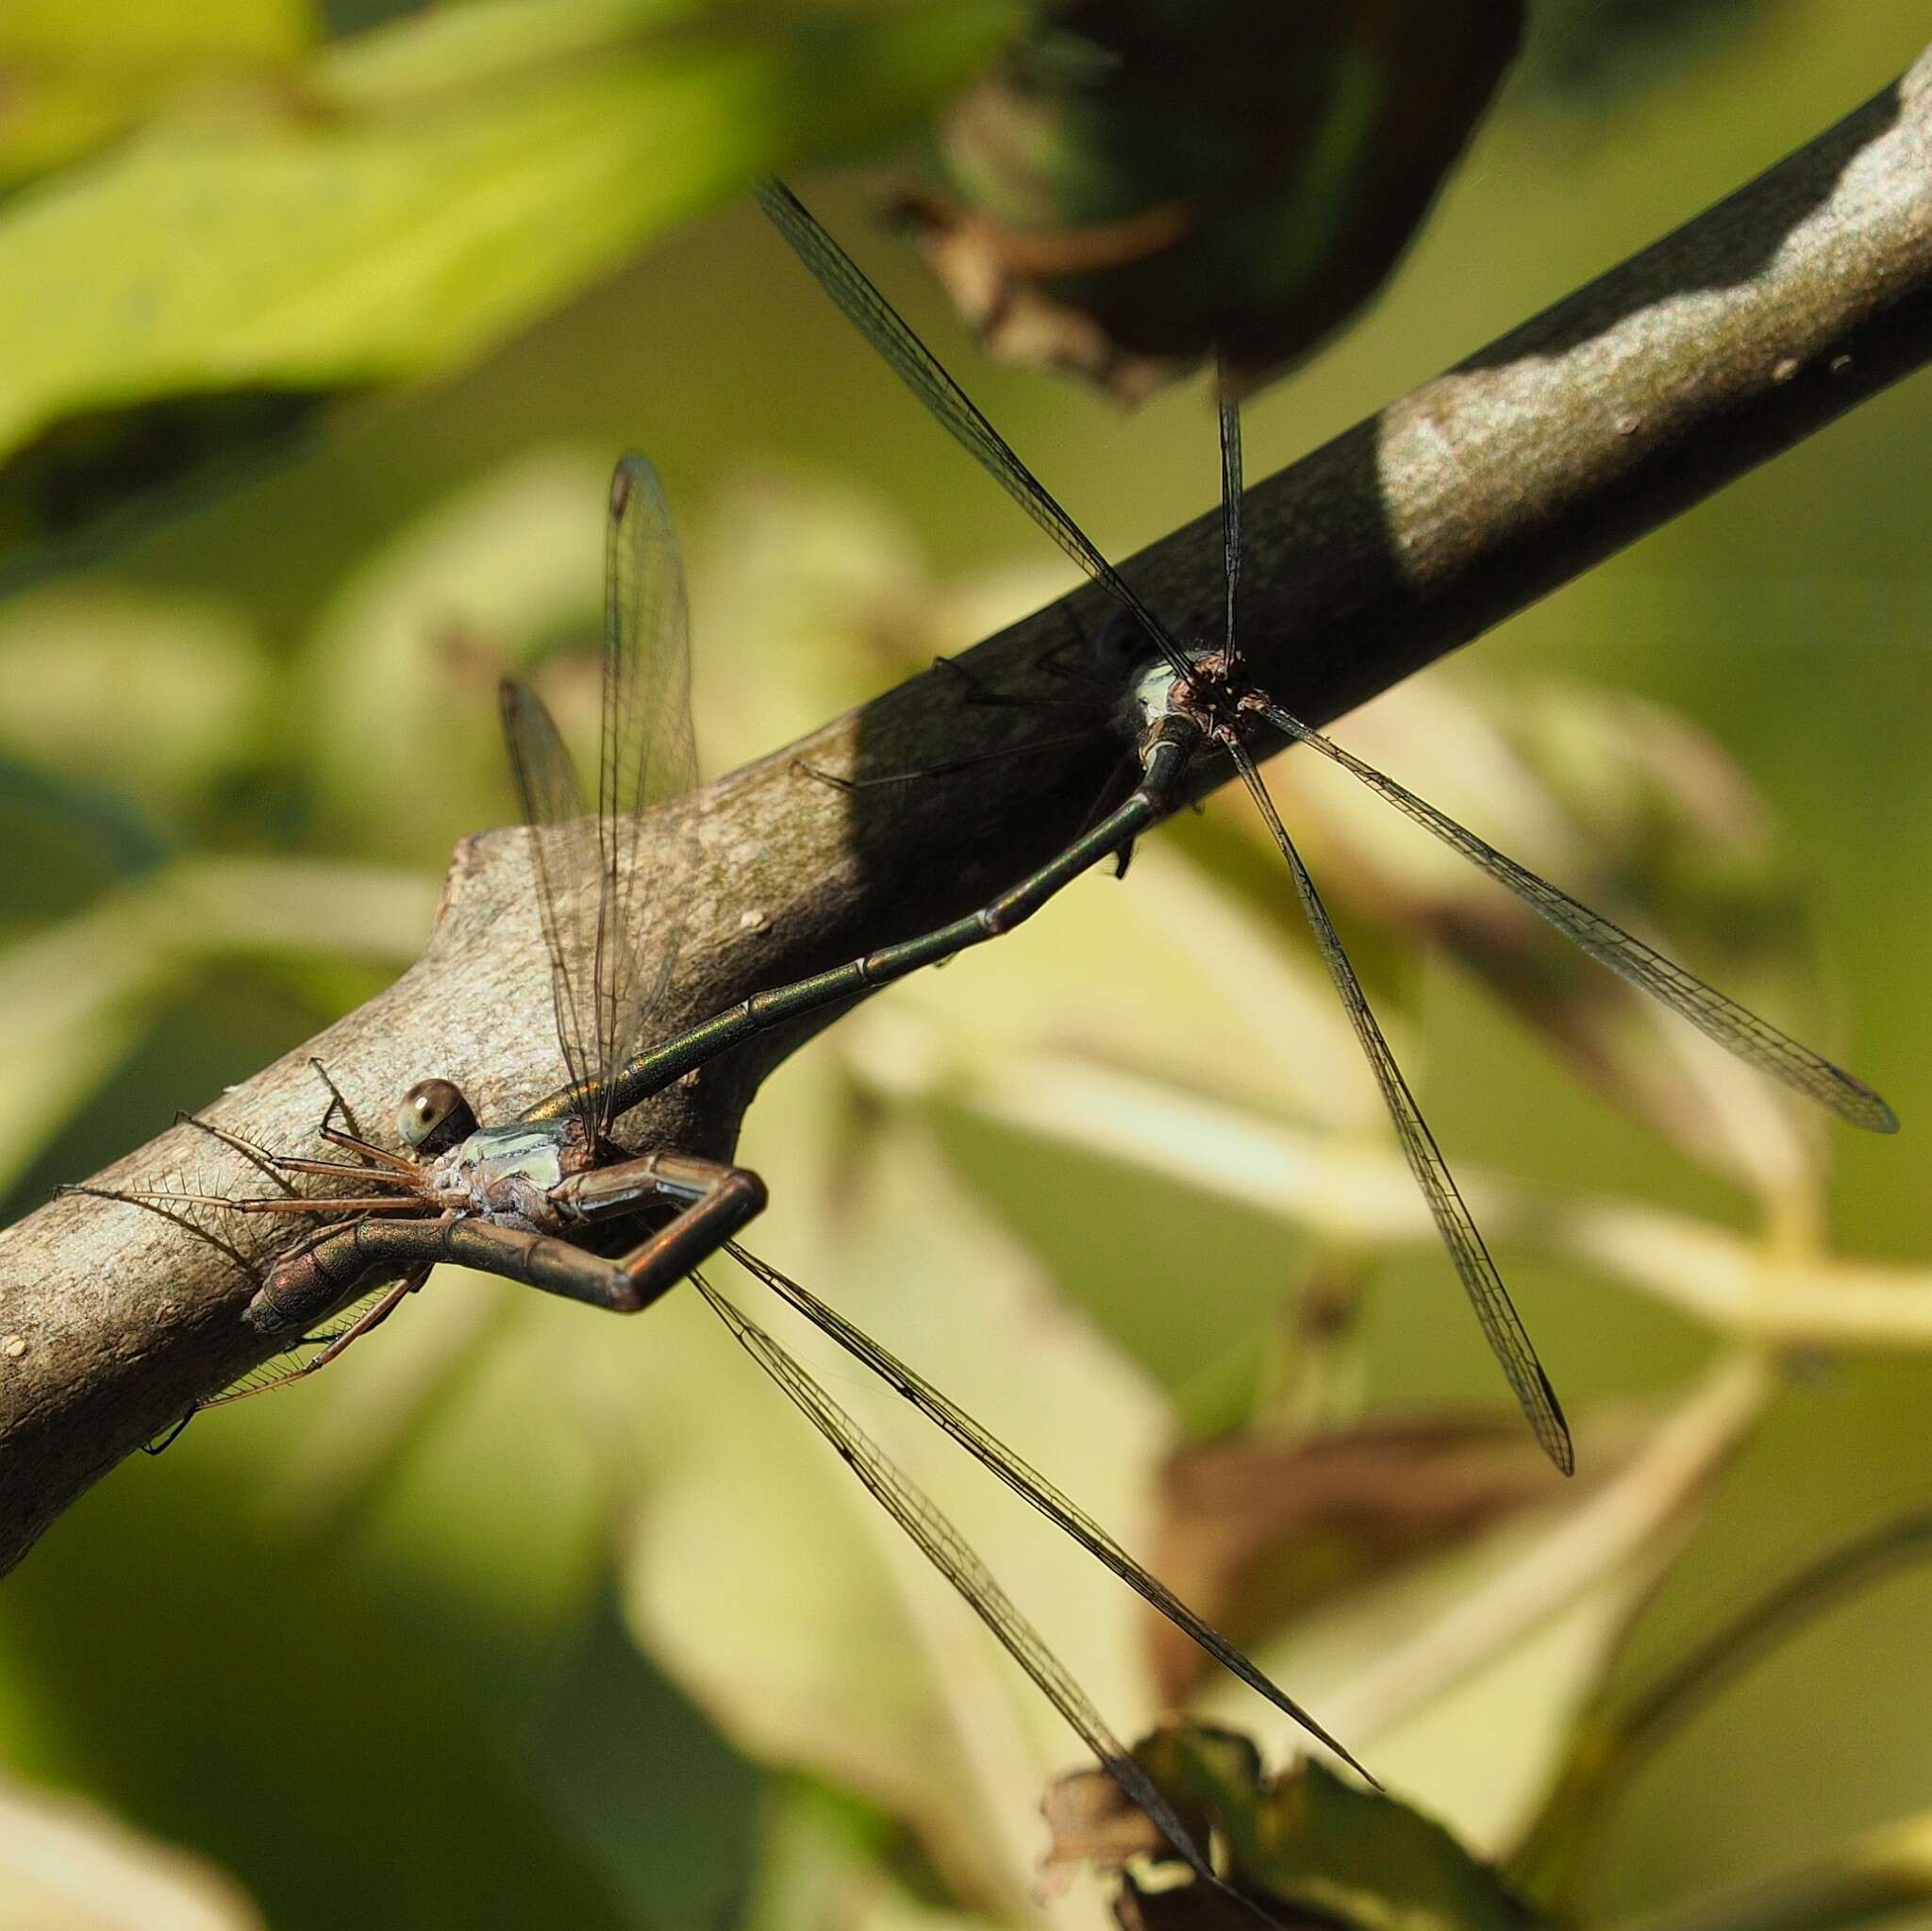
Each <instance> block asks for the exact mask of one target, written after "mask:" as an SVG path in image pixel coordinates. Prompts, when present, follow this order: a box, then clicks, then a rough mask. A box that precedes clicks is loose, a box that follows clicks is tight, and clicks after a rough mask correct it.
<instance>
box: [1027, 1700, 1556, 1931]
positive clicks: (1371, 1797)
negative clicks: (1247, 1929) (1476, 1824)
mask: <svg viewBox="0 0 1932 1931" xmlns="http://www.w3.org/2000/svg"><path fill="white" fill-rule="evenodd" d="M1134 1754H1135V1756H1138V1757H1139V1758H1140V1759H1141V1763H1142V1764H1143V1765H1144V1766H1145V1767H1146V1769H1147V1771H1148V1773H1150V1774H1151V1775H1152V1776H1153V1778H1154V1780H1155V1782H1156V1783H1158V1785H1159V1786H1160V1788H1161V1790H1163V1791H1164V1792H1165V1793H1166V1794H1167V1795H1168V1796H1169V1797H1170V1798H1171V1799H1173V1801H1174V1803H1175V1804H1176V1805H1178V1806H1181V1807H1182V1809H1183V1814H1194V1815H1202V1816H1205V1817H1206V1818H1207V1819H1208V1821H1209V1822H1210V1823H1212V1825H1213V1827H1214V1829H1215V1831H1216V1833H1217V1834H1218V1835H1219V1836H1220V1837H1221V1838H1222V1839H1224V1841H1225V1843H1226V1845H1227V1847H1228V1856H1229V1863H1230V1872H1229V1875H1230V1877H1231V1879H1232V1881H1233V1883H1234V1884H1235V1885H1236V1886H1237V1887H1238V1888H1239V1889H1241V1890H1242V1891H1245V1892H1247V1893H1248V1894H1250V1895H1251V1896H1254V1897H1256V1898H1257V1900H1259V1901H1260V1902H1261V1904H1262V1905H1263V1906H1264V1907H1268V1908H1273V1909H1281V1908H1286V1909H1287V1910H1288V1911H1289V1912H1291V1914H1293V1915H1294V1916H1295V1917H1296V1918H1297V1919H1300V1918H1303V1917H1307V1918H1308V1919H1311V1920H1313V1921H1316V1922H1319V1923H1324V1924H1336V1925H1344V1926H1350V1927H1353V1931H1522V1927H1524V1926H1526V1925H1529V1924H1533V1923H1536V1922H1537V1919H1536V1914H1535V1913H1534V1912H1533V1911H1532V1910H1531V1909H1530V1907H1529V1906H1527V1905H1526V1904H1524V1902H1523V1901H1522V1900H1521V1899H1520V1898H1518V1897H1516V1896H1514V1895H1513V1894H1512V1893H1511V1892H1510V1891H1509V1890H1507V1889H1506V1888H1505V1887H1504V1885H1503V1883H1502V1880H1501V1879H1500V1878H1499V1877H1498V1876H1497V1874H1496V1873H1495V1872H1493V1871H1492V1870H1491V1869H1490V1867H1489V1866H1488V1865H1486V1864H1482V1863H1479V1862H1478V1861H1477V1860H1476V1859H1475V1858H1474V1857H1472V1856H1470V1855H1469V1853H1468V1852H1467V1851H1466V1850H1464V1849H1463V1848H1462V1846H1461V1845H1460V1844H1458V1843H1457V1841H1456V1839H1454V1838H1453V1837H1452V1836H1451V1835H1450V1834H1449V1832H1448V1831H1446V1830H1445V1829H1443V1827H1442V1826H1441V1824H1440V1823H1436V1822H1435V1821H1434V1820H1433V1819H1431V1818H1427V1817H1424V1816H1423V1815H1421V1814H1420V1813H1419V1812H1418V1811H1415V1810H1412V1809H1410V1808H1409V1807H1408V1806H1407V1805H1405V1804H1401V1803H1398V1802H1396V1800H1395V1799H1394V1798H1392V1797H1390V1796H1388V1795H1386V1794H1384V1793H1383V1792H1382V1791H1380V1790H1361V1789H1358V1788H1357V1787H1356V1786H1354V1785H1352V1784H1349V1783H1345V1782H1343V1781H1342V1779H1341V1778H1340V1777H1339V1776H1337V1775H1335V1774H1334V1773H1332V1772H1329V1771H1327V1770H1324V1768H1323V1767H1322V1766H1321V1765H1320V1764H1319V1763H1307V1764H1304V1765H1300V1766H1297V1767H1296V1768H1294V1769H1292V1770H1289V1771H1285V1772H1283V1773H1281V1774H1280V1775H1278V1776H1275V1777H1272V1778H1264V1777H1263V1775H1262V1773H1261V1759H1260V1756H1259V1755H1258V1753H1257V1751H1256V1749H1255V1746H1254V1744H1253V1743H1252V1742H1251V1741H1250V1740H1248V1739H1247V1738H1246V1737H1244V1736H1242V1735H1241V1734H1240V1733H1239V1732H1236V1731H1233V1730H1221V1729H1212V1728H1209V1727H1208V1726H1207V1725H1205V1724H1180V1723H1176V1724H1171V1725H1168V1726H1167V1727H1165V1728H1162V1729H1160V1730H1158V1731H1156V1732H1155V1734H1154V1735H1153V1736H1151V1737H1147V1738H1143V1739H1142V1740H1141V1741H1140V1742H1139V1743H1137V1744H1136V1745H1135V1746H1134ZM1103 1782H1107V1783H1110V1782H1111V1780H1110V1779H1106V1778H1103V1777H1101V1776H1100V1774H1099V1773H1097V1772H1081V1773H1078V1774H1077V1775H1076V1776H1075V1777H1073V1778H1069V1779H1065V1780H1063V1781H1062V1782H1061V1784H1060V1785H1059V1786H1058V1788H1057V1789H1056V1790H1055V1791H1054V1793H1053V1795H1052V1797H1051V1798H1050V1800H1049V1812H1048V1815H1049V1822H1050V1823H1054V1824H1055V1826H1056V1855H1057V1856H1075V1857H1091V1856H1096V1854H1098V1855H1100V1856H1101V1858H1102V1861H1105V1862H1109V1863H1116V1864H1117V1863H1118V1862H1119V1861H1121V1860H1123V1859H1124V1858H1125V1857H1127V1856H1135V1855H1146V1854H1147V1853H1149V1852H1151V1851H1155V1850H1156V1849H1157V1848H1158V1843H1157V1842H1150V1841H1146V1840H1145V1829H1146V1820H1145V1819H1143V1818H1141V1817H1140V1813H1139V1812H1138V1811H1133V1810H1132V1809H1131V1806H1126V1805H1125V1802H1124V1799H1122V1798H1119V1797H1118V1795H1117V1794H1116V1795H1114V1796H1112V1797H1110V1796H1109V1794H1108V1791H1106V1790H1102V1789H1101V1788H1100V1786H1101V1784H1102V1783H1103ZM1109 1808H1111V1809H1112V1810H1113V1811H1114V1812H1115V1813H1116V1816H1117V1820H1118V1826H1119V1827H1118V1830H1117V1831H1116V1833H1115V1834H1114V1841H1113V1843H1112V1844H1111V1845H1110V1846H1108V1843H1107V1836H1108V1833H1107V1831H1106V1829H1105V1827H1104V1824H1103V1823H1102V1820H1103V1819H1104V1817H1105V1814H1106V1813H1107V1812H1108V1809H1109ZM1070 1813H1071V1815H1072V1821H1073V1823H1074V1832H1073V1835H1072V1837H1071V1839H1070V1841H1068V1842H1067V1843H1066V1844H1065V1846H1064V1847H1062V1845H1061V1843H1060V1841H1059V1826H1060V1824H1061V1823H1062V1820H1063V1819H1065V1818H1067V1817H1068V1816H1069V1814H1070ZM1137 1823H1138V1826H1139V1827H1137ZM1097 1824H1101V1827H1098V1828H1097V1827H1096V1825H1097ZM1137 1838H1141V1839H1142V1840H1141V1841H1138V1842H1137V1841H1135V1840H1134V1839H1137ZM1128 1888H1129V1890H1130V1891H1131V1892H1132V1893H1133V1909H1132V1912H1131V1913H1130V1915H1129V1916H1128V1918H1127V1920H1126V1922H1127V1923H1132V1924H1138V1925H1144V1926H1145V1927H1147V1931H1189V1927H1196V1926H1198V1927H1202V1931H1207V1927H1210V1926H1211V1927H1215V1931H1220V1927H1223V1926H1224V1925H1228V1924H1232V1923H1238V1922H1241V1918H1240V1916H1239V1914H1237V1913H1236V1912H1235V1911H1234V1910H1233V1909H1232V1908H1231V1906H1229V1904H1228V1903H1227V1902H1226V1901H1225V1900H1224V1899H1221V1898H1217V1897H1215V1896H1214V1895H1213V1894H1212V1893H1211V1892H1208V1891H1206V1890H1205V1889H1200V1888H1199V1887H1197V1886H1195V1885H1191V1884H1190V1885H1186V1886H1183V1887H1181V1888H1179V1889H1165V1890H1160V1891H1156V1892H1151V1893H1150V1892H1146V1891H1141V1890H1139V1889H1138V1888H1137V1887H1135V1886H1134V1885H1133V1883H1132V1880H1131V1879H1129V1880H1128Z"/></svg>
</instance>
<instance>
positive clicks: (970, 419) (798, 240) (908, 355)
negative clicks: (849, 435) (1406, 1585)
mask: <svg viewBox="0 0 1932 1931" xmlns="http://www.w3.org/2000/svg"><path fill="white" fill-rule="evenodd" d="M756 192H757V194H758V206H759V207H760V208H763V209H764V211H765V213H766V214H767V215H769V216H770V217H771V220H772V222H773V225H774V226H775V227H776V228H777V230H778V232H779V233H780V234H781V235H783V236H784V237H785V239H786V241H789V242H790V243H791V248H792V252H793V253H794V254H796V255H797V257H798V258H799V259H800V260H801V261H803V262H804V263H805V265H806V266H807V267H808V269H810V270H811V272H812V274H813V275H815V276H816V277H817V278H818V282H819V286H820V287H821V288H823V289H824V291H825V292H826V293H827V294H828V295H830V296H831V298H832V299H833V301H835V302H836V303H838V305H839V307H840V308H842V309H843V310H844V311H845V315H846V318H847V320H849V321H850V322H851V323H852V324H853V325H854V326H855V327H857V328H858V332H859V333H860V334H861V335H862V336H864V337H865V339H866V340H867V341H869V342H871V343H872V345H873V347H874V348H875V349H876V350H877V351H878V352H879V354H880V355H881V356H883V357H884V358H886V360H887V362H888V363H890V364H891V369H892V372H893V373H894V374H895V375H897V376H898V378H899V380H900V381H901V382H903V383H904V384H905V385H906V387H907V388H908V389H909V390H910V391H912V392H913V394H914V395H916V396H917V397H918V398H919V399H920V401H921V402H923V403H924V405H925V406H926V408H928V409H929V410H931V412H932V413H933V415H935V416H936V417H937V418H938V419H939V421H940V422H941V424H943V426H944V427H945V428H946V429H947V430H948V431H949V432H950V433H951V434H952V436H953V438H954V440H955V441H958V442H959V443H960V444H961V445H963V446H964V447H965V448H966V449H967V450H968V451H969V452H970V453H971V454H972V455H973V456H974V458H975V459H976V460H977V461H978V463H979V465H980V467H981V468H982V469H984V470H985V471H986V473H987V474H989V475H990V476H991V478H992V479H993V481H994V482H996V483H997V484H998V485H999V486H1000V488H1001V489H1003V490H1004V491H1006V492H1007V494H1008V496H1010V497H1011V498H1012V499H1013V501H1014V502H1015V503H1017V504H1018V505H1019V506H1020V508H1022V509H1024V511H1025V512H1026V514H1027V515H1028V516H1030V517H1031V518H1032V519H1033V521H1034V522H1035V523H1036V524H1039V525H1040V527H1041V529H1043V530H1044V531H1045V532H1046V533H1047V535H1048V536H1050V537H1051V538H1052V539H1053V540H1054V541H1055V542H1056V543H1058V545H1059V546H1060V548H1061V549H1062V550H1063V551H1065V552H1066V554H1067V555H1068V556H1069V557H1071V558H1073V559H1074V562H1075V563H1077V564H1078V565H1079V566H1080V568H1081V569H1082V570H1084V571H1085V572H1086V573H1087V574H1088V575H1090V576H1091V577H1092V579H1093V580H1094V582H1096V583H1097V584H1099V585H1100V586H1101V588H1102V589H1103V590H1105V591H1107V592H1108V595H1109V596H1111V597H1112V598H1113V599H1114V600H1115V602H1117V603H1118V604H1119V605H1120V606H1121V607H1122V608H1124V610H1126V611H1128V612H1129V613H1130V614H1131V615H1132V617H1133V618H1134V621H1135V622H1136V623H1137V624H1140V626H1141V629H1142V630H1144V631H1145V632H1146V633H1147V636H1148V637H1149V639H1150V640H1152V641H1153V644H1154V647H1155V648H1156V649H1157V650H1158V651H1159V653H1160V654H1161V656H1162V657H1164V658H1166V659H1167V661H1168V662H1169V663H1170V664H1172V665H1173V666H1174V669H1175V670H1176V671H1177V672H1185V671H1186V670H1187V668H1188V657H1187V653H1186V652H1185V651H1184V650H1183V649H1182V648H1181V646H1180V645H1179V644H1178V643H1177V642H1176V641H1174V636H1173V634H1172V633H1171V632H1170V631H1169V630H1168V628H1167V626H1166V625H1165V624H1162V623H1161V621H1160V619H1159V618H1158V617H1157V616H1156V615H1155V614H1154V612H1153V611H1152V610H1150V609H1149V608H1147V606H1146V605H1145V604H1143V603H1142V602H1141V599H1140V597H1139V596H1138V595H1137V594H1136V593H1135V591H1134V590H1133V588H1132V587H1131V586H1130V585H1129V584H1128V583H1127V581H1126V580H1125V578H1124V577H1123V576H1122V575H1121V574H1120V573H1119V572H1118V571H1116V570H1115V569H1114V567H1113V565H1112V564H1111V563H1109V562H1108V560H1107V558H1105V557H1103V556H1102V555H1101V554H1100V552H1099V550H1098V549H1096V548H1095V547H1094V545H1093V543H1092V541H1091V540H1090V539H1089V538H1088V536H1087V534H1086V532H1085V531H1084V530H1082V529H1081V527H1080V526H1079V524H1076V523H1075V522H1074V519H1073V518H1072V517H1071V516H1069V515H1068V514H1067V512H1066V511H1065V510H1064V509H1062V508H1060V506H1059V505H1058V503H1057V502H1056V501H1055V500H1054V498H1053V496H1052V494H1051V493H1050V492H1049V491H1048V490H1047V487H1046V485H1045V484H1044V483H1042V482H1041V480H1040V478H1039V477H1038V476H1036V475H1035V474H1033V472H1032V471H1031V470H1030V469H1028V468H1027V467H1026V465H1025V464H1024V462H1022V461H1021V460H1020V458H1019V456H1018V455H1017V454H1016V453H1015V451H1014V449H1013V447H1012V445H1011V444H1010V443H1009V442H1008V441H1007V439H1006V438H1005V437H1004V436H1002V435H1001V434H1000V432H999V431H998V430H997V429H995V428H994V427H993V425H992V424H991V423H989V422H988V421H987V419H986V418H985V416H983V415H982V414H981V413H980V412H979V409H978V408H977V406H976V405H975V404H974V401H973V399H972V397H971V396H969V395H968V394H967V393H966V391H964V390H963V389H961V388H960V387H959V385H958V383H957V382H955V381H954V380H953V378H952V377H951V376H950V375H947V374H946V372H945V370H944V369H943V368H942V367H941V365H940V361H939V358H938V357H936V356H935V355H934V354H933V352H932V351H931V350H930V349H929V348H927V347H926V345H925V344H924V342H923V341H920V339H919V338H918V337H917V336H916V335H914V334H913V332H912V328H911V325H909V324H908V322H907V320H906V318H905V317H904V316H903V315H901V314H900V313H899V311H898V310H897V309H896V308H893V307H892V305H891V303H890V302H888V301H887V300H886V298H885V296H883V295H882V294H880V293H879V291H878V290H877V289H875V288H874V286H873V284H872V282H871V281H870V280H869V279H868V278H867V276H866V274H865V271H864V270H863V269H861V268H860V267H859V265H858V262H856V261H854V260H853V258H851V256H849V255H848V254H846V252H845V251H844V249H842V248H841V247H840V245H839V244H838V242H837V241H834V240H833V239H832V238H831V236H830V235H829V234H827V233H826V232H825V230H824V228H823V227H821V226H820V225H819V223H818V219H817V217H816V216H814V215H813V214H812V212H811V210H810V209H809V208H807V207H806V205H805V204H804V203H803V202H802V201H800V200H799V198H798V197H797V195H795V194H794V193H792V191H791V189H789V188H788V187H786V185H785V184H784V182H782V181H779V180H774V179H767V180H764V181H760V182H759V183H758V187H757V190H756Z"/></svg>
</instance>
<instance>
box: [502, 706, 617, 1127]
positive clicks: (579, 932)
mask: <svg viewBox="0 0 1932 1931" xmlns="http://www.w3.org/2000/svg"><path fill="white" fill-rule="evenodd" d="M496 694H497V699H498V702H499V703H500V705H501V707H502V710H503V741H504V743H505V745H506V746H507V747H508V751H509V768H510V771H511V773H512V774H513V775H514V776H515V778H516V783H517V797H518V799H519V801H520V802H521V804H522V806H523V808H524V823H525V824H527V825H528V826H529V828H530V865H531V869H532V871H533V873H534V874H535V876H536V885H537V916H538V918H539V920H540V921H541V924H542V927H543V949H544V951H545V952H546V953H547V954H548V955H549V957H550V996H551V1007H552V1010H553V1012H554V1015H555V1017H556V1021H557V1043H558V1049H559V1050H560V1051H561V1052H562V1054H563V1064H564V1070H565V1071H566V1072H567V1073H568V1074H569V1075H570V1084H571V1087H572V1089H573V1090H575V1092H577V1093H579V1094H588V1093H590V1092H591V1086H590V1085H589V1084H588V1082H590V1080H591V1075H592V1074H593V1073H594V1072H595V1070H596V1063H597V1051H596V1039H597V938H598V922H599V916H600V912H601V910H602V907H601V904H600V899H601V892H600V890H599V884H600V875H601V861H600V859H599V857H598V850H597V843H598V841H597V821H596V819H595V818H594V817H592V816H591V807H590V805H589V803H588V802H587V801H586V799H585V797H584V788H583V786H582V784H581V783H580V782H579V781H578V779H577V768H576V764H575V760H574V759H573V758H572V757H571V755H570V748H569V746H568V745H566V744H565V743H564V741H563V739H562V737H561V736H560V735H559V734H558V728H557V724H556V721H555V720H554V719H553V718H552V717H551V715H550V712H549V709H548V708H547V707H546V706H545V705H544V702H543V700H542V699H541V697H539V696H538V695H537V693H536V692H535V691H532V690H531V689H530V687H529V686H528V685H527V684H522V683H519V682H518V681H517V680H516V679H515V678H514V677H506V678H505V679H504V680H503V682H502V683H501V684H499V685H498V686H497V693H496ZM576 1110H577V1113H578V1117H579V1118H582V1119H584V1124H585V1125H586V1128H587V1129H591V1128H594V1126H595V1125H596V1124H597V1122H596V1121H595V1119H594V1118H593V1117H586V1116H585V1108H584V1106H582V1105H579V1106H578V1107H577V1108H576Z"/></svg>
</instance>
